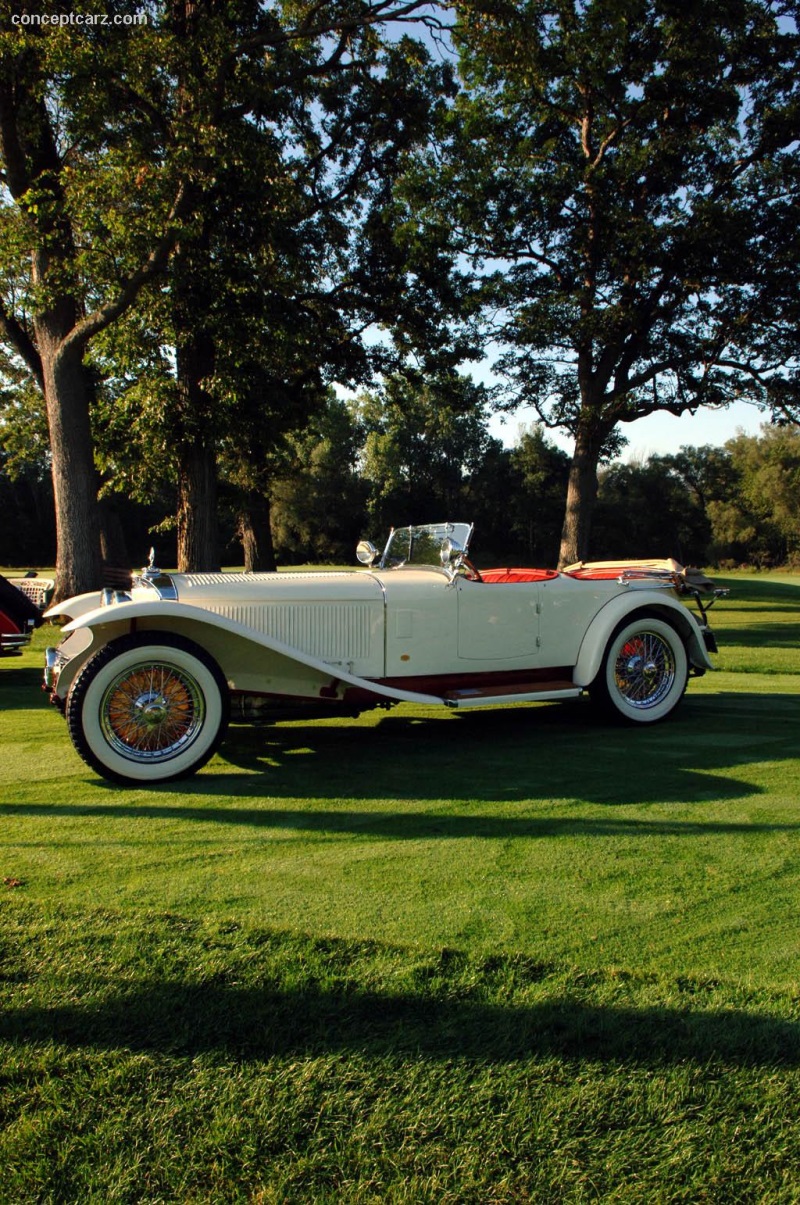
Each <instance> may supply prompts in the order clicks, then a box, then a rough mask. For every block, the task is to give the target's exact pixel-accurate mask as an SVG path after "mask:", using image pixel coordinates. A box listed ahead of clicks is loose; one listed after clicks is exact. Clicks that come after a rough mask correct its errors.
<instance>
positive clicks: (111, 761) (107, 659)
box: [66, 632, 229, 786]
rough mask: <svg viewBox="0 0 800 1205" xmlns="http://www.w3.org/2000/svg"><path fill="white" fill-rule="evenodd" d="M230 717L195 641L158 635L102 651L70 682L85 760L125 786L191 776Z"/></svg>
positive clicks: (73, 728)
mask: <svg viewBox="0 0 800 1205" xmlns="http://www.w3.org/2000/svg"><path fill="white" fill-rule="evenodd" d="M228 713H229V697H228V686H227V683H226V681H225V679H224V677H223V676H222V672H221V670H220V669H219V666H218V665H217V664H216V662H215V661H214V660H213V659H212V658H211V657H209V656H208V654H207V653H206V652H204V650H203V649H201V648H200V647H199V646H198V645H196V644H195V643H194V642H193V641H191V640H187V639H185V638H184V637H182V636H177V635H166V634H162V633H159V632H142V633H139V634H136V635H132V636H123V637H121V638H120V639H119V640H114V641H112V642H111V643H110V644H107V645H106V646H105V647H104V648H102V649H100V650H99V652H97V653H96V654H95V655H94V657H92V658H91V659H90V660H89V661H87V663H86V665H85V666H84V667H83V669H82V670H81V671H80V673H79V674H78V676H77V678H76V679H75V681H74V683H73V684H72V689H71V690H70V692H69V696H68V698H67V708H66V715H67V726H68V728H69V733H70V736H71V737H72V743H73V744H74V746H75V748H76V749H77V751H78V753H79V754H80V755H81V757H82V758H83V760H84V761H85V762H87V763H88V764H89V765H90V766H91V767H92V769H94V770H97V771H98V773H100V774H102V775H103V777H104V778H108V779H110V780H111V781H112V782H121V783H125V784H127V785H129V786H130V785H133V786H148V785H150V784H155V783H160V782H169V781H170V780H172V779H175V778H184V777H186V776H187V775H189V774H193V773H194V772H195V770H198V769H199V768H200V767H201V766H203V765H205V763H206V762H207V761H208V759H209V758H210V757H211V756H212V754H213V753H214V751H215V750H216V748H217V746H218V745H219V743H220V741H221V740H222V737H223V736H224V734H225V730H226V728H227V725H228Z"/></svg>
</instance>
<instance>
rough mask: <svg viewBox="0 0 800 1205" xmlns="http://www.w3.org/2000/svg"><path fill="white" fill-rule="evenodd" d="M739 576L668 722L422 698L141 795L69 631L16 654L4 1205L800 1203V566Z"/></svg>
mask: <svg viewBox="0 0 800 1205" xmlns="http://www.w3.org/2000/svg"><path fill="white" fill-rule="evenodd" d="M727 584H730V585H731V587H732V591H733V593H732V596H731V598H730V599H729V600H723V601H722V602H721V603H719V604H718V605H717V608H716V609H715V612H714V613H713V614H714V618H715V621H716V622H715V628H716V630H717V633H718V636H719V640H720V650H721V651H720V655H719V657H718V659H717V660H718V664H719V666H720V671H719V672H718V673H715V674H709V675H707V676H706V677H705V678H703V679H701V680H696V681H693V682H692V683H691V685H690V688H689V692H688V694H687V696H686V699H685V700H684V703H683V705H682V706H681V708H680V709H679V711H678V712H677V713H676V715H675V716H674V717H673V718H672V719H671V720H670V721H668V722H667V723H665V724H663V725H658V726H656V727H655V728H653V729H644V730H630V729H616V728H611V727H607V726H605V725H602V724H600V723H597V722H596V721H595V720H594V719H593V717H592V713H591V708H590V706H589V704H588V703H586V702H584V701H579V702H575V703H571V704H543V705H538V706H523V707H519V708H515V709H500V710H494V711H485V712H478V711H476V712H467V713H463V714H449V713H448V714H440V713H439V712H438V711H435V710H433V709H426V708H417V707H411V706H403V707H399V708H397V709H396V710H395V711H392V712H389V713H373V714H370V715H366V716H364V717H362V718H361V719H359V720H350V721H342V722H338V721H333V720H330V721H326V722H322V723H320V722H316V723H311V722H308V723H286V724H280V725H277V726H275V727H271V728H264V729H261V730H259V729H249V728H244V727H234V728H232V730H231V733H230V735H229V738H228V740H227V742H226V744H225V745H224V746H223V748H222V751H221V753H220V754H219V755H217V757H215V758H214V760H213V761H212V762H211V764H210V765H209V767H208V768H207V769H206V770H205V771H203V772H202V773H201V774H200V775H199V776H197V777H196V778H195V779H193V780H190V781H188V782H187V783H184V784H180V785H178V786H175V785H174V784H173V785H171V786H169V787H165V788H162V789H156V790H140V791H127V790H124V789H121V788H117V787H112V786H110V785H109V784H107V783H104V782H103V781H102V780H100V779H98V778H96V777H95V776H94V775H93V774H92V773H91V772H90V771H89V770H88V769H87V768H86V767H85V766H84V764H83V763H82V762H81V761H80V760H79V759H78V757H77V755H76V754H74V753H73V751H72V749H71V746H70V744H69V741H68V739H67V736H66V731H65V727H64V723H63V720H62V719H61V718H60V716H59V715H58V714H57V713H56V712H55V711H54V710H53V709H52V708H50V707H49V705H48V704H47V702H46V700H45V698H44V696H43V695H42V694H41V692H39V690H38V681H39V677H40V671H39V664H40V661H41V648H42V647H43V645H44V644H45V643H48V642H50V641H52V639H53V636H52V634H47V633H45V632H41V633H38V634H37V638H36V639H37V645H38V649H36V650H33V649H32V650H30V651H28V652H26V654H25V656H24V657H22V658H15V659H11V658H9V659H6V660H5V661H0V880H3V879H5V880H7V883H5V884H4V883H2V882H0V1010H2V1011H0V1202H2V1203H3V1205H5V1202H8V1203H9V1205H11V1203H14V1205H16V1203H17V1202H28V1201H30V1202H34V1201H35V1202H42V1201H53V1202H56V1201H59V1202H60V1201H81V1202H83V1201H97V1202H101V1201H102V1202H106V1201H115V1202H116V1201H125V1202H128V1201H130V1202H134V1201H137V1202H138V1201H153V1202H156V1201H186V1202H190V1201H191V1202H198V1201H208V1202H217V1201H254V1202H273V1201H275V1202H277V1201H281V1202H282V1201H298V1202H306V1201H331V1202H334V1201H336V1202H340V1201H359V1202H360V1201H364V1202H367V1201H369V1202H373V1201H374V1202H383V1201H408V1202H418V1201H431V1202H454V1203H455V1202H462V1201H474V1202H476V1203H489V1202H506V1201H508V1202H512V1201H513V1202H517V1201H541V1202H547V1203H550V1202H562V1201H564V1202H567V1201H568V1202H573V1201H574V1202H583V1201H594V1200H604V1201H605V1200H608V1201H619V1202H623V1201H625V1202H637V1203H638V1202H644V1201H647V1202H650V1201H658V1202H662V1201H663V1202H667V1201H670V1202H671V1201H692V1202H693V1201H714V1202H716V1201H718V1202H720V1203H722V1202H725V1203H727V1202H732V1201H743V1202H744V1201H753V1202H756V1201H757V1202H773V1201H774V1202H779V1201H780V1202H782V1201H786V1202H794V1201H797V1200H800V1024H799V1022H800V987H799V986H798V985H799V983H800V927H799V926H798V919H797V918H798V912H799V911H800V857H798V835H800V736H799V734H800V578H796V577H791V576H788V575H786V576H782V575H775V574H770V575H766V574H765V575H752V576H746V575H733V576H731V578H730V580H729V582H728V583H727ZM14 884H18V885H14Z"/></svg>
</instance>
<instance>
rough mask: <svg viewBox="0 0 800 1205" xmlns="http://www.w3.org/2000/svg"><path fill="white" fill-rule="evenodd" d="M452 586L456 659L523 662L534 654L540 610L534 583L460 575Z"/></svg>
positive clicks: (539, 589)
mask: <svg viewBox="0 0 800 1205" xmlns="http://www.w3.org/2000/svg"><path fill="white" fill-rule="evenodd" d="M456 589H457V591H458V658H459V660H460V661H468V662H473V663H474V662H490V661H493V662H502V663H509V662H519V663H520V664H523V665H527V664H530V663H531V661H532V660H533V659H534V658H536V657H537V655H538V652H539V616H540V610H541V607H540V592H541V587H540V585H539V584H538V583H535V582H510V583H505V582H491V583H489V582H477V581H470V580H468V579H466V578H462V579H460V580H459V581H458V583H457V586H456ZM509 668H510V666H509Z"/></svg>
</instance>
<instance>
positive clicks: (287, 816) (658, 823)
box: [0, 803, 800, 841]
mask: <svg viewBox="0 0 800 1205" xmlns="http://www.w3.org/2000/svg"><path fill="white" fill-rule="evenodd" d="M0 816H53V817H67V816H76V817H91V816H94V817H98V818H102V819H111V820H114V819H117V820H129V819H131V818H138V819H143V820H192V821H197V822H199V823H201V824H232V825H245V826H250V827H253V828H265V829H269V830H275V829H278V830H290V831H291V830H294V831H297V832H319V833H326V834H336V833H347V834H349V835H354V836H359V835H361V836H369V837H379V838H381V839H383V840H396V841H401V840H408V841H415V840H432V839H435V838H440V839H442V840H448V841H452V840H458V839H464V838H474V837H485V838H487V839H490V838H506V837H513V838H526V837H527V838H530V839H531V840H535V839H542V838H550V837H609V836H616V837H641V838H648V837H698V836H737V835H739V836H743V837H751V836H754V835H757V834H766V833H800V823H798V824H758V823H741V824H737V823H726V822H713V821H708V822H704V821H670V820H627V819H620V820H615V819H613V818H605V817H603V818H597V817H591V818H583V817H579V816H553V817H542V818H538V817H535V816H531V817H525V818H519V819H516V818H508V817H493V816H487V815H483V814H481V815H472V816H469V815H467V816H465V815H463V814H457V815H450V814H448V813H436V812H386V811H379V812H375V811H367V810H348V811H339V810H335V811H321V810H320V809H318V808H317V809H314V810H313V811H300V810H298V811H289V810H286V809H282V808H270V807H268V806H265V807H263V808H237V807H226V808H197V807H181V806H180V805H178V806H175V807H170V806H159V805H158V804H96V805H95V804H47V803H41V804H35V803H34V804H30V803H21V804H0Z"/></svg>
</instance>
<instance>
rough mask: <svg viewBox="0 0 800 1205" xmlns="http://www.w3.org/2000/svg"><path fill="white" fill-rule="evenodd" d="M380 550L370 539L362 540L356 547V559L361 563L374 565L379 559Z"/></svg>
mask: <svg viewBox="0 0 800 1205" xmlns="http://www.w3.org/2000/svg"><path fill="white" fill-rule="evenodd" d="M377 556H378V550H377V548H376V547H375V545H374V544H372V543H370V541H369V540H360V541H359V543H358V546H357V547H356V560H357V561H358V562H359V564H361V565H373V564H374V563H375V561H376V559H377Z"/></svg>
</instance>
